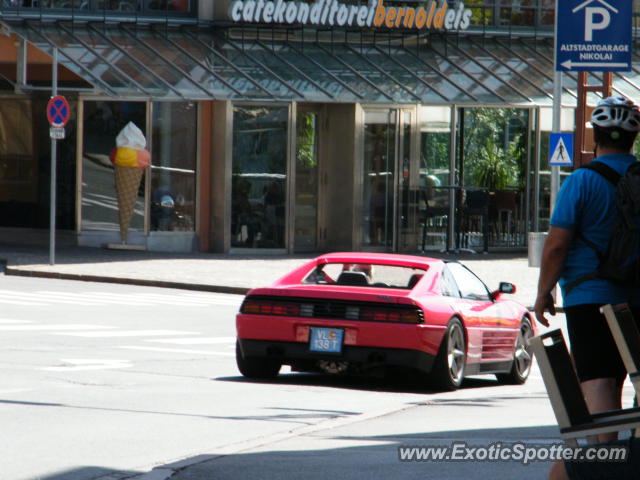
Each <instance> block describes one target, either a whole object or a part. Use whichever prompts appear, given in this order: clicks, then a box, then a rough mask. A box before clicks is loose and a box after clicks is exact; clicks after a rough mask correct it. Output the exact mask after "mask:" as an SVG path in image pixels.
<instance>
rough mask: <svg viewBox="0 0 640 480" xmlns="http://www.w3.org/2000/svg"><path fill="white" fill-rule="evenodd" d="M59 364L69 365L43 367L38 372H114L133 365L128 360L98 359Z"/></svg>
mask: <svg viewBox="0 0 640 480" xmlns="http://www.w3.org/2000/svg"><path fill="white" fill-rule="evenodd" d="M60 361H61V362H64V363H69V364H70V365H62V366H59V367H44V368H41V369H40V370H47V371H49V372H78V371H87V370H115V369H120V368H130V367H132V366H133V364H132V363H131V362H130V361H129V360H115V359H99V358H90V359H87V358H62V359H60Z"/></svg>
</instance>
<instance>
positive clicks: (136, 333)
mask: <svg viewBox="0 0 640 480" xmlns="http://www.w3.org/2000/svg"><path fill="white" fill-rule="evenodd" d="M198 333H199V332H184V331H181V330H110V331H103V332H100V331H98V332H66V333H57V334H56V335H68V336H73V337H86V338H113V337H165V336H168V335H198Z"/></svg>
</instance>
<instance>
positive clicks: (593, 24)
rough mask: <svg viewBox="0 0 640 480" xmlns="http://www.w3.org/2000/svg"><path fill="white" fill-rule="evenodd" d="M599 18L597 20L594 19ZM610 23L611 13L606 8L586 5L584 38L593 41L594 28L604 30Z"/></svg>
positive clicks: (586, 40)
mask: <svg viewBox="0 0 640 480" xmlns="http://www.w3.org/2000/svg"><path fill="white" fill-rule="evenodd" d="M596 19H597V20H599V21H596ZM609 23H611V14H610V13H609V11H608V10H607V9H606V8H602V7H587V8H585V12H584V40H585V42H592V41H593V31H594V30H604V29H606V28H607V27H608V26H609Z"/></svg>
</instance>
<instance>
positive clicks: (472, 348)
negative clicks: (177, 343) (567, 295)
mask: <svg viewBox="0 0 640 480" xmlns="http://www.w3.org/2000/svg"><path fill="white" fill-rule="evenodd" d="M515 288H516V287H515V286H514V285H513V284H511V283H507V282H501V283H500V286H499V287H498V289H497V290H495V291H490V290H489V289H488V288H487V287H486V285H485V284H484V283H483V282H482V281H481V280H480V279H479V278H478V277H477V276H476V275H475V274H474V273H473V272H471V271H470V270H469V269H468V268H466V267H465V266H464V265H462V264H461V263H458V262H455V261H444V260H439V259H434V258H426V257H418V256H410V255H398V254H387V253H353V252H345V253H331V254H326V255H321V256H319V257H317V258H315V259H313V260H311V261H309V262H307V263H305V264H304V265H302V266H300V267H299V268H296V269H295V270H293V271H292V272H290V273H288V274H287V275H285V276H284V277H282V278H280V279H279V280H277V281H276V282H275V283H274V284H273V285H272V286H270V287H265V288H256V289H253V290H251V291H250V292H249V293H248V294H247V296H246V297H245V299H244V302H243V303H242V306H241V307H240V312H239V313H238V315H237V317H236V327H237V336H238V340H237V344H236V360H237V364H238V368H239V370H240V372H241V373H242V375H244V376H246V377H250V378H271V377H275V376H276V375H278V373H279V371H280V368H281V366H282V365H290V366H291V369H292V370H294V371H305V372H313V371H316V372H318V371H320V372H325V373H362V374H365V373H367V372H373V371H380V370H386V369H389V368H393V367H400V368H404V369H412V370H413V371H415V372H416V373H417V374H418V375H420V376H421V377H422V376H426V377H428V379H429V382H430V385H434V386H437V387H440V388H444V389H456V388H458V387H459V386H460V384H461V383H462V380H463V378H464V377H465V376H467V375H478V374H495V375H496V377H497V378H498V380H499V381H501V382H504V383H511V384H521V383H524V382H525V381H526V379H527V377H528V375H529V371H530V369H531V362H532V354H531V353H530V351H529V348H528V346H527V345H528V344H527V341H528V339H529V338H530V337H531V336H533V335H534V334H535V332H534V328H535V327H534V322H533V319H532V316H531V314H530V313H529V312H528V311H527V309H526V308H525V307H523V306H522V305H520V304H519V303H516V302H514V301H512V300H507V299H504V298H502V295H503V294H505V293H506V294H508V293H515Z"/></svg>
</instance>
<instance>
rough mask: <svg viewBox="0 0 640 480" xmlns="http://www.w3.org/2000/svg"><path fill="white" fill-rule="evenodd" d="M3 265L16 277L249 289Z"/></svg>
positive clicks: (226, 290)
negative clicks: (42, 270)
mask: <svg viewBox="0 0 640 480" xmlns="http://www.w3.org/2000/svg"><path fill="white" fill-rule="evenodd" d="M3 266H4V273H5V275H12V276H16V277H33V278H55V279H59V280H76V281H80V282H101V283H120V284H125V285H138V286H141V287H160V288H175V289H179V290H195V291H200V292H212V293H231V294H235V295H246V293H247V292H248V291H249V290H251V289H250V288H245V287H229V286H225V285H207V284H202V283H182V282H169V281H165V280H145V279H141V278H127V277H104V276H100V275H82V274H77V273H61V272H40V271H36V270H22V269H20V268H13V267H7V266H6V261H4V260H0V272H2V270H3Z"/></svg>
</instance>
